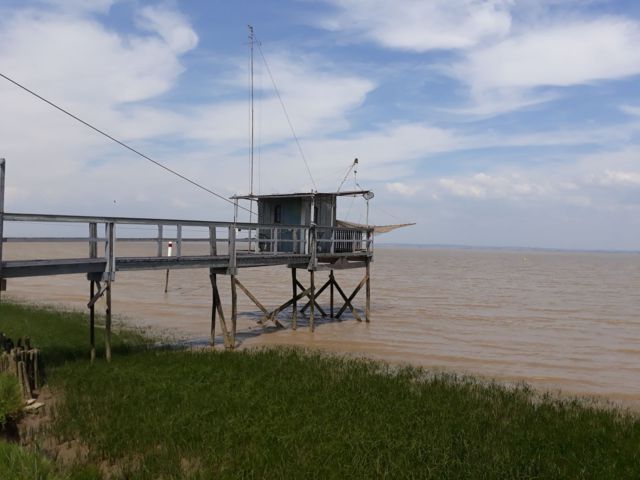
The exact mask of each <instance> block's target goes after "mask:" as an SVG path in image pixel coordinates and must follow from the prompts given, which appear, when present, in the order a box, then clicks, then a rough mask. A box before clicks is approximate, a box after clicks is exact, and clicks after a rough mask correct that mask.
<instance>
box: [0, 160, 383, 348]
mask: <svg viewBox="0 0 640 480" xmlns="http://www.w3.org/2000/svg"><path fill="white" fill-rule="evenodd" d="M4 182H5V162H4V160H0V285H1V286H2V289H3V290H4V289H5V288H6V284H7V280H8V279H9V280H10V279H12V278H20V277H36V276H53V275H70V274H79V273H81V274H85V275H86V277H87V280H88V282H89V299H88V303H87V308H88V310H89V318H88V320H89V322H88V323H89V344H90V356H91V359H94V358H95V354H96V353H95V352H96V345H95V326H96V323H95V316H96V304H97V302H98V300H99V299H100V298H102V297H104V298H105V303H106V311H105V356H106V359H107V360H110V359H111V355H112V349H111V329H112V315H113V310H112V296H113V292H114V288H113V287H114V284H115V282H116V277H117V275H120V274H121V273H124V272H130V271H140V270H160V271H166V270H171V269H203V268H206V269H208V271H209V278H210V282H211V289H212V308H211V328H210V332H209V333H210V342H211V345H214V344H215V339H216V326H217V323H218V321H219V326H220V329H221V331H222V338H223V343H224V345H225V347H226V348H229V349H233V348H235V347H236V346H237V341H236V334H237V318H238V306H237V305H238V295H237V289H238V288H239V289H240V290H241V291H242V292H243V293H244V294H246V295H247V297H248V298H249V299H250V300H251V301H252V302H253V303H254V304H255V305H256V306H257V307H258V308H259V309H260V311H261V312H262V314H263V316H262V318H261V320H260V323H263V324H264V323H267V322H273V323H274V324H275V325H277V326H278V327H285V324H284V323H283V321H282V320H280V319H279V317H278V316H279V314H280V313H282V312H283V311H285V310H286V309H288V308H289V307H291V328H293V329H296V328H297V326H298V316H299V315H300V314H303V313H304V312H306V311H307V310H308V315H309V324H308V325H309V329H310V330H311V331H313V330H314V329H315V326H316V322H315V319H316V316H317V315H318V314H319V315H321V316H323V317H326V316H329V317H332V318H334V317H335V318H340V317H341V316H342V315H343V314H344V312H345V311H346V310H347V309H348V310H349V311H350V312H351V313H352V314H353V316H354V317H355V319H356V320H357V321H363V320H364V321H366V322H369V321H370V320H371V262H372V261H373V251H374V249H373V246H374V241H373V233H374V227H370V226H366V225H362V226H355V225H354V224H349V226H345V225H343V224H342V223H341V222H340V221H339V220H337V219H336V203H337V199H338V198H339V197H343V196H364V197H365V198H371V197H372V193H371V192H370V191H368V190H363V191H349V192H335V193H318V192H309V193H296V194H288V195H261V196H256V195H250V196H244V197H242V196H236V197H233V199H232V200H233V202H234V203H235V205H236V209H235V210H236V216H237V205H238V201H239V200H241V199H247V200H250V201H255V202H257V205H258V221H257V222H239V221H237V220H236V219H234V221H233V222H217V221H199V220H182V219H150V218H129V217H90V216H74V215H52V214H37V213H10V212H6V211H5V210H4ZM21 222H29V223H32V222H38V223H41V224H42V223H44V224H48V225H50V226H55V225H59V224H75V225H80V226H81V225H84V228H86V229H87V230H86V231H87V234H88V235H87V236H74V237H63V236H59V237H42V236H40V237H38V236H30V237H22V236H6V234H5V233H4V231H6V230H5V225H7V224H16V223H21ZM121 226H126V227H131V226H135V227H140V226H142V227H145V228H149V226H153V227H155V228H154V230H155V232H156V233H155V235H153V236H146V237H131V236H126V235H119V229H118V227H121ZM185 227H188V228H189V229H190V230H191V231H194V232H196V231H199V232H200V234H195V233H193V234H191V235H190V236H185V235H183V229H184V228H185ZM167 241H171V242H173V244H174V245H175V254H174V256H171V257H169V256H164V249H163V245H164V244H165V243H166V242H167ZM54 242H56V243H84V244H86V245H87V246H88V250H87V255H86V256H82V257H76V258H68V259H54V258H45V259H31V260H6V259H5V258H4V257H3V249H2V246H3V245H6V244H11V243H54ZM132 242H133V243H143V244H146V246H147V248H148V250H149V253H148V255H145V256H123V255H119V254H118V252H119V246H120V245H122V244H126V243H132ZM203 242H204V243H206V244H208V246H209V248H208V249H209V252H208V255H188V254H185V251H184V249H183V246H184V245H185V244H188V243H203ZM278 265H279V266H286V267H288V268H289V269H290V270H291V298H289V299H287V300H286V301H285V302H283V303H282V304H281V305H280V306H278V307H277V308H275V309H273V310H269V309H268V308H267V307H265V304H264V303H263V301H260V300H259V299H258V298H257V297H256V296H255V295H254V294H253V293H252V292H251V291H250V290H249V289H248V288H247V287H246V286H245V285H244V284H243V283H242V282H241V281H240V280H239V278H238V277H239V276H240V272H241V271H242V269H245V268H252V267H263V266H278ZM353 268H361V269H363V271H364V274H363V277H362V280H361V281H360V282H359V283H358V285H357V286H356V287H355V288H354V290H353V291H352V292H351V293H350V294H349V295H347V294H346V293H345V290H344V289H343V288H342V287H341V286H340V284H339V283H338V282H337V280H336V278H335V275H334V272H335V271H336V270H343V269H353ZM301 271H307V272H308V273H309V282H308V284H307V285H304V284H303V283H302V282H303V279H302V278H301V276H300V275H299V272H301ZM316 272H328V279H327V280H326V281H325V282H324V283H323V284H322V285H321V286H320V288H317V287H316V282H317V279H316ZM221 275H224V276H227V277H228V278H229V279H230V283H231V314H230V322H227V318H229V317H225V312H224V311H223V308H222V301H221V298H220V292H219V289H218V283H219V279H220V276H221ZM363 288H364V289H365V305H364V319H363V318H362V316H361V314H360V313H359V312H358V310H357V309H356V307H355V299H356V296H357V295H358V293H359V292H360V291H361V290H362V289H363ZM327 289H329V313H328V314H327V312H326V311H325V310H324V309H323V308H322V307H321V305H320V304H319V302H318V298H319V296H320V295H321V294H322V293H324V292H325V291H326V290H327ZM336 292H337V294H338V295H339V297H340V298H341V299H342V301H341V303H342V305H341V307H340V308H339V309H338V310H337V311H335V306H336V304H335V303H334V302H335V300H336ZM301 304H303V305H302V308H299V306H300V305H301Z"/></svg>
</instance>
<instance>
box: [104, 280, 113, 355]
mask: <svg viewBox="0 0 640 480" xmlns="http://www.w3.org/2000/svg"><path fill="white" fill-rule="evenodd" d="M104 327H105V330H104V353H105V358H106V359H107V362H110V361H111V280H108V281H107V315H106V318H105V325H104Z"/></svg>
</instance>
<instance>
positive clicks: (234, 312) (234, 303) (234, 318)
mask: <svg viewBox="0 0 640 480" xmlns="http://www.w3.org/2000/svg"><path fill="white" fill-rule="evenodd" d="M237 323H238V292H237V290H236V276H235V275H231V348H236V329H237Z"/></svg>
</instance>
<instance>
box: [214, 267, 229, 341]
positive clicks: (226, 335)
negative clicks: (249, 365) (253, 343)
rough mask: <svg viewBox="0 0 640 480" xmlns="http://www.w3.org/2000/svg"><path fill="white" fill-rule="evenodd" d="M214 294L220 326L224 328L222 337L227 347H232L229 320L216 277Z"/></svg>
mask: <svg viewBox="0 0 640 480" xmlns="http://www.w3.org/2000/svg"><path fill="white" fill-rule="evenodd" d="M211 283H212V288H213V295H214V297H215V304H216V310H217V311H218V316H219V317H220V327H221V328H222V338H224V346H225V348H232V345H231V336H230V335H229V330H228V329H227V322H226V321H225V319H224V311H223V310H222V302H221V301H220V292H218V282H217V281H216V280H215V278H212V279H211Z"/></svg>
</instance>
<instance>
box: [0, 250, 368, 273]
mask: <svg viewBox="0 0 640 480" xmlns="http://www.w3.org/2000/svg"><path fill="white" fill-rule="evenodd" d="M368 257H370V255H369V254H367V253H366V252H361V253H359V252H356V253H349V254H328V255H322V254H320V255H318V257H317V258H318V261H319V262H320V263H321V264H323V265H327V266H329V265H332V264H336V265H337V267H336V268H341V265H348V263H346V262H362V261H364V260H366V259H367V258H368ZM345 260H346V262H345ZM310 261H311V255H306V254H291V253H276V254H274V253H263V254H260V253H251V254H238V255H237V257H236V267H237V268H252V267H266V266H274V265H287V266H290V267H295V268H306V267H307V265H308V264H309V262H310ZM115 264H116V272H125V271H136V270H173V269H186V268H209V269H216V270H224V269H227V268H229V264H230V257H229V255H214V256H182V257H118V258H116V260H115ZM358 264H359V263H358ZM359 265H360V264H359ZM342 268H349V267H342ZM106 269H107V260H106V259H105V258H68V259H55V260H9V261H6V262H2V277H3V278H19V277H40V276H49V275H72V274H79V273H104V272H105V271H106Z"/></svg>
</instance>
